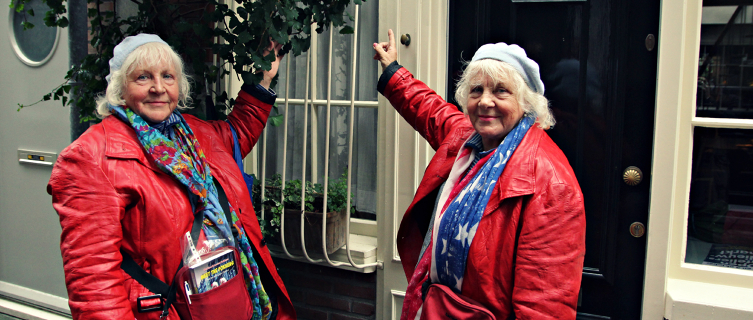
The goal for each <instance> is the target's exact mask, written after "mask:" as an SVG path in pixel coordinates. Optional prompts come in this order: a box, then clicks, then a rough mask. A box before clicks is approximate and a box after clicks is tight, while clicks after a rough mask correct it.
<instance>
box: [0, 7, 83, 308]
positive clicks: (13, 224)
mask: <svg viewBox="0 0 753 320" xmlns="http://www.w3.org/2000/svg"><path fill="white" fill-rule="evenodd" d="M9 4H10V0H0V43H2V44H0V75H2V76H1V77H0V106H1V107H0V295H6V296H8V295H10V296H15V298H24V299H31V300H35V299H37V300H42V301H39V303H40V304H43V305H47V306H48V307H53V308H55V309H58V310H61V309H67V302H66V300H65V299H66V298H67V296H68V294H67V292H66V289H65V281H64V277H63V263H62V258H61V257H60V247H59V244H60V223H59V220H58V216H57V214H56V213H55V211H54V210H53V209H52V205H51V199H52V198H51V197H50V196H49V195H48V194H47V191H46V185H47V181H48V180H49V178H50V172H51V169H52V168H51V167H42V166H35V165H28V164H20V163H19V162H18V159H17V150H18V149H30V150H35V151H44V152H53V153H59V152H60V151H61V150H62V149H63V148H65V147H66V146H67V145H68V144H69V143H70V123H69V109H68V108H67V107H66V108H63V107H61V105H60V101H47V102H44V103H40V104H38V105H36V106H33V107H30V108H27V109H24V110H22V111H20V112H17V111H16V109H17V103H19V102H21V103H31V102H34V101H36V100H38V99H40V98H41V97H42V95H43V94H45V93H46V90H50V89H52V88H54V87H56V86H57V85H59V84H60V83H62V82H63V76H64V75H65V72H66V71H67V70H68V37H67V30H66V29H63V30H62V32H60V39H59V42H58V45H57V48H56V49H55V54H54V56H53V57H52V58H51V59H50V60H49V61H48V62H47V63H46V64H44V65H42V66H39V67H29V66H27V65H25V64H23V63H22V62H21V61H20V60H19V59H18V58H17V57H16V55H15V53H14V52H13V48H12V46H11V42H10V37H11V36H12V33H11V31H10V30H9V21H8V20H9V16H10V14H9V13H10V12H9V10H10V8H9V7H8V5H9ZM37 14H38V15H40V14H43V13H41V12H39V13H37Z"/></svg>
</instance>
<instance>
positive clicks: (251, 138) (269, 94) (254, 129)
mask: <svg viewBox="0 0 753 320" xmlns="http://www.w3.org/2000/svg"><path fill="white" fill-rule="evenodd" d="M280 49H282V45H281V44H279V43H276V42H274V41H272V40H270V43H269V47H267V49H266V50H265V52H264V55H267V54H269V53H270V52H272V51H274V54H275V56H276V57H277V58H276V59H275V61H273V62H272V68H271V69H270V70H265V71H263V74H264V77H263V79H262V81H261V82H260V83H259V84H258V85H250V84H244V85H243V87H242V88H241V91H240V92H239V93H238V97H237V99H236V100H235V106H234V107H233V111H232V112H230V114H229V115H228V121H229V122H230V123H231V124H232V125H233V128H235V131H236V133H237V134H238V143H239V144H240V148H241V156H243V157H245V156H246V155H247V154H248V153H249V152H251V149H252V148H253V147H254V146H255V145H256V142H258V141H259V137H260V136H261V132H262V130H264V126H266V124H267V118H268V117H269V112H270V111H271V110H272V105H273V104H274V103H275V99H276V98H277V94H276V93H275V92H274V91H272V90H270V89H269V86H270V84H271V83H272V79H274V77H275V76H276V75H277V70H278V68H279V66H280V61H282V57H283V56H282V55H279V52H280ZM214 125H215V127H216V128H215V130H218V131H219V132H220V135H221V136H222V137H224V143H225V145H226V146H227V147H228V149H229V150H233V149H232V148H233V138H232V136H231V135H230V129H229V127H228V126H227V125H226V124H225V123H222V122H216V123H215V124H214Z"/></svg>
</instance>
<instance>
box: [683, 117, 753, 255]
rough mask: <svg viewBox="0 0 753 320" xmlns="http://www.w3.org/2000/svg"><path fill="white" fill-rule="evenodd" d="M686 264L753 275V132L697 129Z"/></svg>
mask: <svg viewBox="0 0 753 320" xmlns="http://www.w3.org/2000/svg"><path fill="white" fill-rule="evenodd" d="M691 177H692V178H691V184H690V199H689V209H688V245H687V252H686V258H685V261H686V262H689V263H699V264H705V265H717V266H725V267H732V268H739V269H747V270H753V130H743V129H715V128H695V131H694V138H693V171H692V176H691Z"/></svg>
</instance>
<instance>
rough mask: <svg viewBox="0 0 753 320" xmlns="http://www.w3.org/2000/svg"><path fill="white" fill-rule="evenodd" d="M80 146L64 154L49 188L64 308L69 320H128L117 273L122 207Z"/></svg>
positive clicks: (128, 307) (125, 298) (97, 164)
mask: <svg viewBox="0 0 753 320" xmlns="http://www.w3.org/2000/svg"><path fill="white" fill-rule="evenodd" d="M100 160H101V159H98V158H97V157H94V156H93V155H92V154H91V153H90V150H87V148H85V147H84V146H83V144H81V143H80V141H79V143H74V144H73V145H72V146H71V147H70V148H68V149H66V150H65V151H63V152H62V153H61V155H60V158H59V159H58V161H57V163H56V164H55V168H54V169H53V171H52V176H51V178H50V182H49V184H48V192H49V193H50V194H52V205H53V207H54V208H55V210H56V211H57V213H58V215H59V218H60V226H61V227H62V234H61V236H60V251H61V253H62V256H63V266H64V270H65V282H66V286H67V288H68V299H69V300H68V304H69V305H70V308H71V315H72V316H73V318H74V319H133V318H134V315H133V313H132V311H131V304H130V302H129V300H128V294H127V292H126V290H125V287H124V285H123V282H124V273H123V272H122V270H121V269H120V264H121V262H122V256H121V254H120V251H119V250H120V245H121V240H122V239H123V230H122V227H121V220H122V218H123V215H124V212H125V201H124V200H123V199H122V198H121V197H120V196H119V195H118V193H117V192H116V190H115V189H114V187H113V186H112V185H111V184H110V182H109V180H108V178H107V176H106V175H105V174H104V172H103V170H102V168H101V166H100V162H99V161H100Z"/></svg>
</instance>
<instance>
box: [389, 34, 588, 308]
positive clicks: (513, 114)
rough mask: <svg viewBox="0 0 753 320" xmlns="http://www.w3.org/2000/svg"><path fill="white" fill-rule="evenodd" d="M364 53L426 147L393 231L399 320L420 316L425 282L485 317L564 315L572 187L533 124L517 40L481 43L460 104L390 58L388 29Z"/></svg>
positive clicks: (540, 111) (557, 155) (536, 90)
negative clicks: (426, 157)
mask: <svg viewBox="0 0 753 320" xmlns="http://www.w3.org/2000/svg"><path fill="white" fill-rule="evenodd" d="M374 50H375V52H376V54H375V55H374V59H376V60H379V62H380V63H381V64H382V67H383V68H384V72H383V74H382V76H381V78H380V79H379V83H378V90H379V92H381V93H382V94H383V95H384V96H385V97H386V98H387V99H389V101H390V103H391V104H392V106H393V107H395V109H396V110H397V111H398V112H399V113H400V115H401V116H402V117H403V118H404V119H405V120H406V121H408V123H410V124H411V125H412V126H413V128H415V129H416V130H417V131H418V132H419V133H420V134H421V135H422V136H423V137H424V138H425V139H426V140H427V141H428V142H429V144H430V145H431V146H432V147H433V148H434V150H436V153H435V155H434V157H433V158H432V160H431V162H430V163H429V166H428V167H427V168H426V172H425V173H424V176H423V180H422V181H421V184H420V185H419V187H418V190H417V191H416V195H415V197H414V199H413V202H412V203H411V205H410V206H409V207H408V210H407V211H406V212H405V215H404V217H403V220H402V222H401V224H400V229H399V231H398V235H397V247H398V251H399V253H400V257H401V259H402V263H403V268H404V270H405V275H406V277H407V279H408V282H409V284H408V289H407V293H406V296H405V301H404V303H403V311H402V317H401V319H404V320H406V319H418V318H419V317H420V318H422V319H427V318H428V319H431V317H430V316H429V315H430V314H434V313H436V310H433V308H434V307H432V310H428V309H430V308H428V307H427V310H424V309H423V306H424V305H425V304H429V301H432V303H434V301H437V300H434V297H433V296H432V295H433V294H434V293H432V292H433V291H432V289H431V288H432V287H434V286H440V287H438V288H444V289H443V290H451V291H452V292H453V293H454V294H459V295H461V296H464V297H466V298H470V299H471V300H473V301H475V302H476V303H477V304H479V305H481V306H482V308H485V309H487V310H488V311H486V313H488V314H490V315H493V316H494V317H496V319H509V318H518V319H575V315H576V311H575V309H576V304H577V301H578V292H579V287H580V280H581V272H582V268H583V257H584V253H585V211H584V207H583V195H582V193H581V191H580V186H579V185H578V181H577V180H576V178H575V174H574V173H573V170H572V168H571V167H570V165H569V163H568V161H567V158H565V156H564V154H563V153H562V151H560V149H559V148H558V147H557V146H556V145H555V144H554V142H552V140H551V139H550V138H549V136H548V135H547V134H546V133H545V132H544V130H545V129H548V128H550V127H551V126H552V125H554V119H553V117H552V115H551V112H550V110H549V107H548V101H547V100H546V98H544V96H543V93H544V84H543V83H542V81H541V79H540V76H539V70H538V65H537V64H536V62H534V61H533V60H531V59H529V58H528V57H527V56H526V54H525V51H524V50H523V49H522V48H520V47H518V46H517V45H507V44H505V43H496V44H487V45H484V46H482V47H481V48H479V49H478V51H477V52H476V53H475V55H474V56H473V58H472V60H471V62H470V63H469V64H468V65H467V67H466V68H465V71H464V73H463V75H462V77H461V79H460V81H459V83H458V89H457V91H456V93H455V96H456V99H457V101H458V102H459V104H460V105H461V107H463V112H461V111H458V108H456V107H455V106H454V105H452V104H450V103H447V102H446V101H444V100H443V99H442V98H441V97H440V96H439V95H437V94H436V93H435V92H434V91H433V90H431V89H430V88H429V87H427V86H426V85H425V84H424V83H422V82H421V81H418V80H416V79H414V78H413V76H412V75H411V74H410V73H409V72H408V70H406V69H405V68H403V67H402V66H400V65H398V64H397V62H396V58H397V51H396V48H395V40H394V35H393V33H392V30H389V42H383V43H375V44H374ZM429 284H432V285H431V286H428V285H429ZM442 286H443V287H442ZM427 287H428V288H429V289H428V290H427V289H426V288H427ZM434 292H435V293H436V292H440V291H434ZM446 292H449V291H446ZM424 299H426V300H424ZM444 301H447V300H444ZM433 306H436V305H433ZM443 312H444V311H443ZM447 312H451V311H447Z"/></svg>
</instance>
